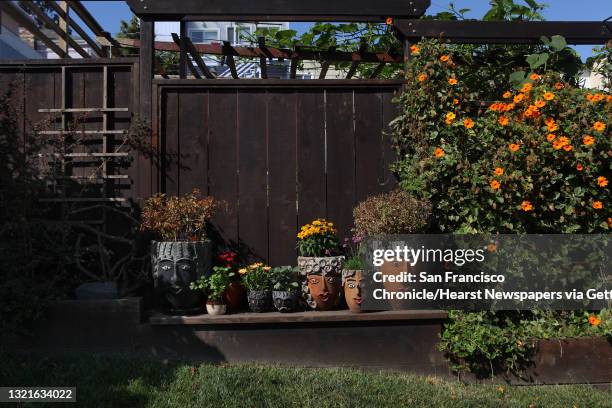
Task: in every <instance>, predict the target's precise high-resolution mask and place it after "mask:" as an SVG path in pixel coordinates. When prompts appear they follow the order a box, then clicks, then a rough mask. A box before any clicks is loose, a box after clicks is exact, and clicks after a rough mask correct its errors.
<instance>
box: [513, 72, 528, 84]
mask: <svg viewBox="0 0 612 408" xmlns="http://www.w3.org/2000/svg"><path fill="white" fill-rule="evenodd" d="M526 77H527V73H526V72H525V71H515V72H513V73H512V74H511V75H510V82H512V83H513V84H520V83H521V82H523V81H524V80H525V78H526Z"/></svg>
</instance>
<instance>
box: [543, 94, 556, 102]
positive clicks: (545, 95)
mask: <svg viewBox="0 0 612 408" xmlns="http://www.w3.org/2000/svg"><path fill="white" fill-rule="evenodd" d="M544 99H546V100H547V101H552V100H553V99H555V94H554V93H552V92H546V93H545V94H544Z"/></svg>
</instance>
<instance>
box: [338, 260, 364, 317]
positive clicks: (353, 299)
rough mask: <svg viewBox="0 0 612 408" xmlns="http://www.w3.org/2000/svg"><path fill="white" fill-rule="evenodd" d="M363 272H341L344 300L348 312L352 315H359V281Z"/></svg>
mask: <svg viewBox="0 0 612 408" xmlns="http://www.w3.org/2000/svg"><path fill="white" fill-rule="evenodd" d="M362 277H363V271H351V270H344V271H342V288H343V290H344V300H345V301H346V305H347V306H348V308H349V310H350V311H351V312H353V313H361V312H362V310H361V302H362V298H361V294H362V290H361V289H362V288H361V280H362Z"/></svg>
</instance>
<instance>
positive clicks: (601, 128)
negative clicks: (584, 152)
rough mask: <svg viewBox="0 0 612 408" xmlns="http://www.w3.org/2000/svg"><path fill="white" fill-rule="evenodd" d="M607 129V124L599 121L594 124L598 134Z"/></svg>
mask: <svg viewBox="0 0 612 408" xmlns="http://www.w3.org/2000/svg"><path fill="white" fill-rule="evenodd" d="M605 128H606V124H605V123H603V122H599V121H597V122H595V123H594V124H593V129H595V131H597V132H603V131H604V129H605Z"/></svg>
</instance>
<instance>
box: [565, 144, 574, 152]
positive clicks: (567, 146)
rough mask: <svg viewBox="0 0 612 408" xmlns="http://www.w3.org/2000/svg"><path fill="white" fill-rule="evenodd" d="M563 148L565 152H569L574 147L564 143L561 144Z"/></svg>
mask: <svg viewBox="0 0 612 408" xmlns="http://www.w3.org/2000/svg"><path fill="white" fill-rule="evenodd" d="M563 150H565V151H566V152H571V151H572V150H574V148H573V147H572V145H565V146H563Z"/></svg>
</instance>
